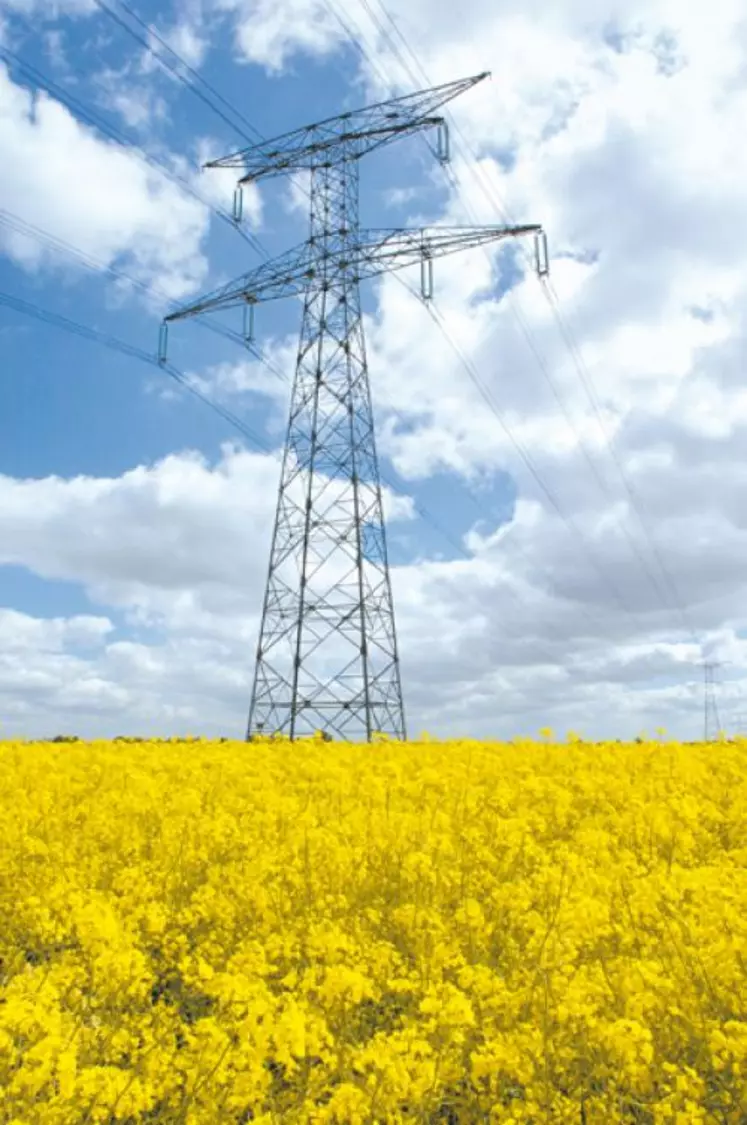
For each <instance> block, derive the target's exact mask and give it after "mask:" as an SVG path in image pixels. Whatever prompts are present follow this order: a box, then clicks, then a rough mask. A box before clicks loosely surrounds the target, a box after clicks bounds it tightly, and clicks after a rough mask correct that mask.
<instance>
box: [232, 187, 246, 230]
mask: <svg viewBox="0 0 747 1125" xmlns="http://www.w3.org/2000/svg"><path fill="white" fill-rule="evenodd" d="M243 214H244V192H243V190H242V187H241V184H239V186H238V187H237V188H236V191H235V192H234V193H233V221H234V222H235V223H236V225H237V226H238V224H239V223H240V222H241V218H242V216H243Z"/></svg>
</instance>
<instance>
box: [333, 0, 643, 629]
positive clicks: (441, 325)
mask: <svg viewBox="0 0 747 1125" xmlns="http://www.w3.org/2000/svg"><path fill="white" fill-rule="evenodd" d="M362 2H363V3H365V0H362ZM325 4H326V6H327V8H328V9H329V10H330V12H331V13H332V15H333V16H334V17H335V19H336V20H337V22H338V23H339V24H340V26H341V27H342V28H343V30H344V31H345V33H346V34H347V35H348V37H349V38H350V39H351V41H352V43H353V44H354V46H355V47H356V48H357V50H358V51H359V52H360V53H361V54H362V55H363V57H364V58H365V59H366V60H367V61H368V62H369V64H370V65H371V66H372V67H373V68H374V70H376V72H377V73H378V74H379V77H380V78H382V79H383V81H384V83H385V85H389V83H388V81H387V79H386V76H384V75H382V72H381V71H380V70H379V69H378V67H377V66H376V63H375V62H374V60H372V59H371V58H370V56H368V54H367V53H366V50H365V47H364V46H363V45H362V43H361V41H360V40H359V39H356V38H355V36H354V34H353V32H352V31H351V29H350V27H349V25H348V24H347V23H346V21H345V20H344V19H343V18H342V17H341V16H340V15H339V13H338V12H337V10H336V8H335V7H334V5H333V4H332V3H331V0H325ZM366 7H367V10H370V9H369V8H368V5H366ZM374 19H375V17H374ZM379 26H380V25H379ZM410 73H411V72H410ZM442 164H443V166H444V169H445V171H446V172H447V174H448V170H447V168H446V165H445V164H444V163H443V162H442ZM470 217H472V216H470ZM485 252H486V254H487V250H486V251H485ZM489 260H490V259H489ZM491 266H492V260H491ZM398 280H400V281H402V279H401V278H399V279H398ZM433 319H434V321H435V323H436V324H437V325H438V327H439V328H440V330H441V332H442V334H444V336H445V338H446V339H447V342H448V343H449V344H450V346H451V347H452V348H453V349H454V350H456V352H457V355H458V357H459V359H460V360H461V362H462V365H463V366H464V367H465V370H467V373H468V375H469V376H470V378H471V379H472V381H473V382H474V383H475V385H476V386H477V387H478V389H479V391H480V393H481V395H482V397H483V398H484V399H485V401H486V402H487V404H488V406H489V407H490V409H491V411H492V412H493V413H494V414H495V415H496V417H497V418H498V421H499V422H500V424H501V426H502V427H503V428H504V430H505V431H506V433H507V434H509V437H510V440H511V441H512V443H513V444H514V445H515V447H516V448H517V450H519V448H520V447H519V445H518V443H517V442H516V440H515V439H514V437H513V435H512V434H511V433H510V430H509V429H508V427H507V425H506V423H505V421H504V420H503V418H502V416H501V414H500V412H499V411H498V409H497V407H496V405H495V402H494V401H493V400H492V398H490V397H489V396H488V394H487V392H486V390H485V388H484V387H483V386H482V384H481V383H480V381H479V376H477V373H476V371H475V368H474V365H473V364H471V363H470V361H469V360H468V359H467V357H466V356H465V355H464V353H463V351H462V350H461V349H459V348H457V347H456V346H455V344H454V341H453V340H452V339H451V338H450V337H449V336H448V334H447V333H446V328H445V322H444V321H443V318H442V317H438V318H437V317H433ZM527 340H528V343H529V344H530V347H532V350H533V352H534V354H535V357H536V358H537V359H538V360H539V362H540V365H541V367H542V370H543V374H544V375H545V378H546V379H547V380H548V382H551V380H550V376H549V372H548V371H547V368H546V366H545V365H544V364H543V363H542V360H541V358H540V357H539V354H538V353H537V351H536V349H535V348H534V347H533V344H532V341H531V339H530V338H529V336H528V335H527ZM551 385H552V388H553V393H554V394H555V397H556V399H557V400H558V402H559V404H560V399H559V397H558V394H557V390H556V389H555V387H554V385H553V384H552V383H551ZM561 405H562V404H561ZM564 412H565V411H564ZM565 413H566V418H568V414H567V412H565ZM576 436H577V438H578V440H579V444H580V446H581V447H582V449H583V451H584V453H585V454H586V458H587V460H588V461H589V463H590V464H591V465H592V469H594V466H593V464H592V463H591V461H590V458H589V455H588V452H587V451H586V449H585V445H584V443H583V440H582V439H581V437H580V435H579V434H578V432H577V431H576ZM520 456H521V457H522V459H523V460H524V462H525V464H527V466H528V467H529V468H530V471H531V473H532V475H533V476H534V478H535V480H536V481H537V482H538V484H539V485H540V488H541V489H542V491H543V492H544V494H545V495H546V496H547V497H548V499H549V500H550V502H551V504H552V506H553V508H554V510H555V511H556V512H557V513H558V515H559V516H560V517H561V519H562V520H563V522H564V523H565V525H566V527H567V528H568V529H569V530H571V529H573V531H572V533H574V532H575V535H576V538H577V539H578V540H579V541H581V542H583V543H584V548H585V551H586V554H587V557H589V559H590V561H591V562H592V565H593V567H594V569H595V570H596V571H597V573H598V574H599V575H600V577H601V578H602V581H603V583H604V584H605V585H606V586H607V587H608V589H610V590H612V592H613V597H614V600H615V601H616V602H617V603H618V605H620V607H621V608H622V610H623V612H625V613H627V614H628V616H630V617H631V619H633V620H634V621H635V622H636V623H637V625H638V628H643V626H642V623H641V622H640V620H639V619H638V618H637V616H636V615H635V614H634V613H633V612H632V611H631V610H630V609H629V607H628V606H627V605H626V604H625V602H624V600H623V599H622V596H621V594H620V593H619V591H618V590H616V588H614V587H613V586H612V584H611V582H610V581H609V579H608V578H607V576H606V575H605V574H604V573H603V570H602V569H601V567H600V564H599V562H598V560H596V558H595V556H594V554H593V552H592V551H591V548H590V547H589V545H588V543H587V542H586V540H585V538H584V536H583V534H582V533H581V532H580V531H579V529H578V528H576V526H575V524H574V523H573V521H572V520H571V519H570V517H567V516H566V515H565V514H564V513H563V511H562V509H561V508H560V505H559V502H558V501H557V499H556V498H555V497H553V496H552V494H551V493H550V490H549V489H548V488H547V486H546V485H545V483H544V481H543V480H542V478H541V476H540V474H539V471H538V470H537V468H536V467H535V466H534V465H533V464H532V463H531V459H530V458H529V455H528V454H527V453H526V451H524V450H523V449H521V450H520ZM595 475H596V476H597V480H598V482H599V484H600V486H601V487H602V488H603V490H604V491H605V492H606V487H605V485H604V482H603V481H602V479H601V477H600V476H599V474H598V473H597V472H596V470H595ZM621 528H622V530H623V531H624V533H625V534H626V536H628V538H629V541H630V537H629V532H628V530H627V528H625V527H624V525H621ZM637 553H638V558H639V561H641V563H642V565H643V566H644V568H645V561H644V560H643V559H642V557H641V556H640V553H639V552H637ZM646 569H647V568H646ZM648 573H649V576H650V577H652V580H653V576H651V575H650V572H648ZM654 581H655V580H654Z"/></svg>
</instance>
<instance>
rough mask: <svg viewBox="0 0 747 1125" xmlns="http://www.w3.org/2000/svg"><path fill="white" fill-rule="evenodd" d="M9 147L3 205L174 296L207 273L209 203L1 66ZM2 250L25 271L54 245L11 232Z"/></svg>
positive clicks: (1, 105)
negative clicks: (41, 218)
mask: <svg viewBox="0 0 747 1125" xmlns="http://www.w3.org/2000/svg"><path fill="white" fill-rule="evenodd" d="M0 153H1V154H2V159H3V163H4V165H5V167H7V168H13V175H12V176H4V177H3V178H2V180H1V181H0V207H3V208H5V209H6V210H8V211H11V212H13V213H14V214H15V215H18V216H20V217H21V218H22V219H25V220H27V221H29V222H34V220H35V219H38V216H39V215H43V216H44V223H45V229H46V230H48V231H49V232H50V233H51V234H53V235H56V236H57V237H59V238H62V239H63V240H65V241H66V242H68V243H71V244H73V245H74V246H75V247H76V248H78V249H79V250H81V251H82V252H84V253H86V254H89V255H91V256H93V257H95V258H96V259H98V260H99V261H101V262H104V263H105V264H107V265H112V264H113V263H114V262H118V263H119V264H121V265H122V266H123V267H124V268H126V269H127V271H128V272H129V273H130V274H131V275H132V276H134V277H135V278H136V279H137V280H138V281H142V282H144V283H146V284H157V285H158V286H159V288H160V289H161V290H163V291H164V292H165V293H166V294H167V296H168V298H169V299H170V300H178V299H181V298H183V297H185V296H186V295H187V294H189V293H192V292H194V291H195V289H197V288H198V287H199V286H200V285H201V284H202V283H203V281H204V279H205V275H206V273H207V262H206V259H205V257H204V255H203V253H202V250H201V244H202V241H203V239H204V238H205V236H206V234H207V231H208V226H209V212H208V210H207V208H206V207H204V206H203V205H202V204H201V203H199V202H197V201H196V200H194V199H193V198H191V197H190V196H187V195H186V194H185V193H184V192H182V191H181V190H180V189H179V188H178V187H177V186H176V185H175V184H174V183H173V182H172V181H170V180H167V179H166V178H164V177H163V176H160V175H159V174H158V173H156V172H155V171H153V170H151V169H150V168H149V167H148V166H147V165H146V164H145V163H143V162H142V161H141V160H139V159H138V158H137V156H136V154H135V153H134V152H133V151H131V150H129V149H126V148H123V147H122V146H120V145H118V144H115V143H114V142H111V141H107V140H103V139H101V138H100V137H99V136H98V135H96V134H95V133H94V132H93V131H92V130H90V129H88V128H87V127H86V126H84V125H82V124H81V123H80V122H79V121H78V120H76V118H75V117H73V116H72V114H71V113H70V112H69V111H68V110H67V109H66V108H65V107H64V106H62V105H61V104H60V103H59V102H56V101H55V100H54V99H52V98H50V97H48V96H47V95H46V94H44V93H41V92H39V93H32V92H31V91H29V90H27V89H25V88H23V87H22V86H19V85H16V84H15V83H14V82H13V81H12V80H11V78H10V76H9V75H8V72H7V70H6V68H5V67H3V66H1V65H0ZM0 237H2V243H0V248H1V249H2V250H3V251H4V252H5V253H6V254H8V255H9V256H10V257H11V258H12V259H13V260H14V261H15V262H17V263H18V264H20V265H21V266H23V267H24V268H25V269H29V270H34V269H37V268H39V266H40V265H41V264H43V263H44V262H45V261H47V260H48V258H47V254H48V252H47V251H46V250H44V249H43V248H41V247H40V246H39V244H38V243H37V242H33V241H31V240H30V239H28V238H26V237H25V236H23V235H21V234H16V233H12V232H7V231H6V232H4V233H2V235H1V236H0Z"/></svg>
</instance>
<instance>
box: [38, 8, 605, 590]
mask: <svg viewBox="0 0 747 1125" xmlns="http://www.w3.org/2000/svg"><path fill="white" fill-rule="evenodd" d="M96 3H97V4H98V6H99V7H100V8H101V9H102V10H104V11H106V12H107V13H108V14H109V15H110V16H111V17H112V18H113V19H114V20H115V21H116V22H117V23H118V24H119V25H120V26H122V27H123V29H124V30H126V31H127V32H128V33H129V34H131V35H133V37H134V38H136V39H137V40H138V41H139V42H140V43H141V44H142V45H143V46H144V47H145V49H146V50H148V51H150V52H151V53H153V54H154V55H155V57H156V58H159V56H158V55H156V53H155V52H154V51H153V48H152V46H151V45H149V44H148V43H147V42H146V41H144V40H142V39H141V38H140V37H138V36H137V33H135V32H133V30H132V29H131V28H129V27H127V25H126V24H125V23H124V22H123V21H122V20H120V19H119V18H118V17H117V16H116V13H113V12H112V11H111V10H110V9H108V8H107V7H106V5H104V4H103V3H102V2H101V0H96ZM121 6H122V7H123V8H124V9H125V10H126V11H127V12H128V13H129V14H130V15H131V16H133V18H135V19H136V20H137V21H138V22H139V23H141V25H142V26H143V27H147V25H145V24H144V23H143V21H141V20H139V17H137V16H136V15H135V14H134V13H133V12H132V11H131V9H129V8H128V7H127V5H125V4H122V5H121ZM338 18H339V17H338ZM340 22H342V21H340ZM348 30H349V29H348ZM148 31H149V32H150V33H151V34H152V35H153V36H154V37H155V38H156V39H157V41H158V42H160V43H161V44H162V45H163V46H164V47H165V48H166V49H167V50H168V51H169V52H170V53H171V54H172V55H173V56H174V57H175V58H177V60H178V61H179V62H180V63H181V65H182V66H184V67H185V68H186V69H187V70H188V71H189V72H190V73H192V74H193V75H195V77H196V78H198V79H199V75H197V73H196V72H195V71H193V70H192V68H190V67H188V64H186V63H184V61H183V60H181V59H180V57H179V56H178V54H177V53H176V52H175V51H173V49H172V48H170V47H168V46H167V45H166V44H165V43H163V40H161V39H160V37H158V36H157V35H156V34H155V33H154V32H152V29H150V28H148ZM18 61H19V63H20V65H21V66H25V65H26V64H23V63H22V62H21V60H18ZM159 61H161V62H162V64H163V65H164V66H166V67H167V69H170V70H171V71H172V72H174V73H176V72H175V71H174V68H173V66H171V65H170V64H167V63H165V62H164V60H161V59H160V58H159ZM28 69H29V70H33V68H28ZM177 77H179V79H180V81H182V82H183V84H184V85H186V86H187V87H188V88H191V89H193V90H194V92H195V93H197V94H198V96H201V97H202V100H203V101H205V102H206V104H208V105H210V107H211V108H213V109H214V110H215V111H216V112H218V113H220V111H219V110H217V109H216V107H215V106H213V105H211V103H210V102H209V101H208V100H207V99H205V98H204V96H203V95H201V94H200V91H198V90H196V89H195V87H194V86H192V85H191V84H190V83H188V82H187V81H186V80H185V79H183V77H182V76H180V75H178V74H177ZM50 85H51V86H54V85H55V84H53V83H50ZM205 85H206V86H207V85H208V84H207V83H205ZM209 88H210V89H212V88H211V87H209ZM217 96H218V97H221V96H220V95H217ZM70 100H71V101H73V102H75V99H70ZM221 100H223V101H224V102H225V99H222V98H221ZM225 104H228V103H225ZM78 105H79V106H80V103H78ZM81 109H82V110H83V112H84V113H85V112H86V111H85V107H82V106H81ZM221 116H222V117H223V118H224V120H227V119H226V118H225V116H224V115H223V114H221ZM244 122H245V124H246V125H247V127H248V128H250V129H252V130H253V132H255V133H256V132H257V131H256V130H254V129H253V126H251V125H250V124H249V123H248V122H247V121H246V119H244ZM228 123H229V124H230V125H231V126H232V127H235V126H234V125H233V123H231V122H228ZM97 124H99V123H97ZM99 127H101V126H100V124H99ZM104 128H105V129H108V127H104ZM110 131H111V132H112V133H113V132H114V130H110ZM257 135H260V134H257ZM120 143H122V142H120ZM123 143H125V144H127V143H128V142H126V141H125V142H123ZM142 155H145V154H142ZM179 179H180V180H182V182H183V183H184V182H186V181H183V179H182V178H181V177H179ZM192 194H194V195H195V196H196V197H197V198H199V196H197V193H194V192H193V193H192ZM305 194H308V193H305ZM201 201H202V200H201ZM202 202H204V201H202ZM221 217H227V216H223V215H221ZM228 221H230V222H231V223H232V226H233V225H234V224H233V220H231V219H229V220H228ZM262 249H263V248H262ZM110 272H113V273H114V272H115V271H110ZM120 276H121V275H120ZM437 323H438V321H437ZM205 327H209V328H210V329H211V330H215V331H219V332H220V333H221V334H222V335H226V336H227V337H228V338H232V339H235V340H237V341H239V342H242V343H243V344H244V345H245V346H246V341H245V340H244V339H243V337H239V336H238V335H237V334H234V333H231V332H230V331H229V330H222V329H218V328H217V326H214V325H208V324H205ZM439 327H440V328H441V329H442V330H443V327H444V326H443V325H442V324H440V323H439ZM250 350H253V349H251V348H250ZM254 354H256V352H255V353H254ZM275 373H276V374H277V372H275ZM483 393H484V392H483ZM395 412H396V413H397V414H398V415H399V417H400V418H401V417H402V415H401V413H400V412H399V411H395ZM592 467H593V466H592ZM535 476H536V472H535ZM538 479H539V478H538ZM542 487H543V488H544V485H542ZM545 491H546V492H547V490H546V489H545ZM468 495H469V496H470V499H471V500H473V502H475V501H474V497H473V496H472V494H471V493H470V492H468ZM475 504H476V502H475ZM476 507H478V510H479V506H478V505H477V504H476ZM555 507H556V510H558V512H559V513H560V509H559V508H558V506H557V503H555ZM560 514H561V516H562V513H560ZM563 518H565V517H563ZM431 522H434V521H432V519H431ZM566 522H567V521H566ZM617 599H618V600H619V595H617Z"/></svg>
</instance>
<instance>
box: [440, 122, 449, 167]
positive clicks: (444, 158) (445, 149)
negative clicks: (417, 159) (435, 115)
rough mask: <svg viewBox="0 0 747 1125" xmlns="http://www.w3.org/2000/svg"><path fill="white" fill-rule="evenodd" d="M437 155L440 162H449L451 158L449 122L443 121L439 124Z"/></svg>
mask: <svg viewBox="0 0 747 1125" xmlns="http://www.w3.org/2000/svg"><path fill="white" fill-rule="evenodd" d="M436 156H437V157H438V161H439V163H440V164H448V163H449V161H450V160H451V145H450V141H449V123H448V122H447V121H442V122H441V123H440V124H439V126H438V140H437V143H436Z"/></svg>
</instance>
